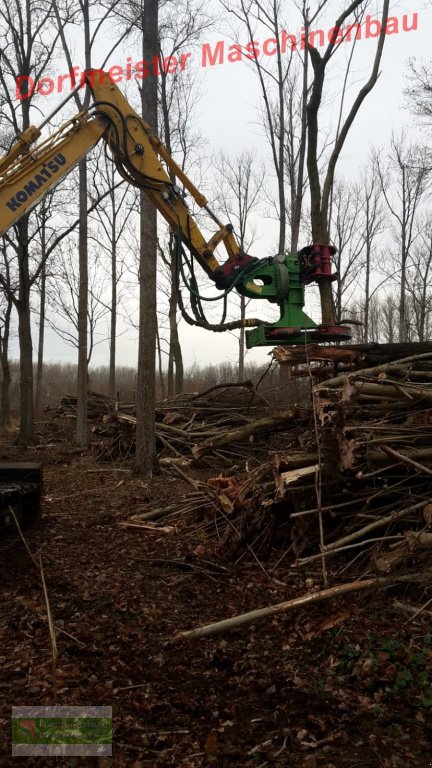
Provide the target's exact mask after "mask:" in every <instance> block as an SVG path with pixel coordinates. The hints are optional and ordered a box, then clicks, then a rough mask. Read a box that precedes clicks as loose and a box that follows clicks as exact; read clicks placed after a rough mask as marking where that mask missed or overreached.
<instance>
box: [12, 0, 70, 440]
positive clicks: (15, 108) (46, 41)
mask: <svg viewBox="0 0 432 768" xmlns="http://www.w3.org/2000/svg"><path fill="white" fill-rule="evenodd" d="M51 15H52V2H51V0H40V2H36V1H35V0H27V2H26V3H25V4H23V3H22V2H21V1H20V0H10V2H8V3H2V4H1V6H0V52H1V53H0V56H1V66H0V86H1V88H2V118H1V119H2V123H3V127H5V126H7V128H8V130H9V131H10V132H11V133H12V135H17V134H19V133H20V132H21V131H23V130H26V129H27V128H28V127H29V125H30V112H31V107H32V104H33V101H34V98H35V93H34V91H33V89H32V87H31V83H32V82H33V81H37V80H39V79H40V77H41V76H42V75H43V73H44V72H45V70H46V68H47V67H48V66H49V64H50V62H51V59H52V56H53V53H54V50H55V47H56V44H57V36H56V35H55V34H53V35H47V29H48V28H49V26H50V19H51ZM18 78H20V80H18ZM16 82H19V83H20V85H21V87H20V99H19V101H18V103H17V101H16V96H15V93H16V86H15V83H16ZM5 239H6V242H7V243H8V244H9V246H10V247H11V248H12V249H13V251H14V252H15V258H16V261H17V264H18V276H19V283H18V290H17V291H16V292H14V294H13V295H12V296H11V298H12V301H13V303H14V305H15V308H16V311H17V314H18V335H19V346H20V426H19V432H18V441H19V442H20V443H23V444H28V443H30V442H32V440H33V433H34V415H33V359H32V358H33V344H32V334H31V302H30V294H31V288H32V284H33V283H34V275H33V276H32V274H31V246H30V243H31V225H30V216H29V215H26V216H23V217H22V218H21V219H20V220H19V222H18V223H17V224H16V226H15V227H14V230H13V232H12V231H11V232H9V233H8V234H7V235H6V236H5ZM2 285H3V288H5V289H7V286H6V285H5V284H4V282H2Z"/></svg>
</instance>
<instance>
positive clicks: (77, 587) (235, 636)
mask: <svg viewBox="0 0 432 768" xmlns="http://www.w3.org/2000/svg"><path fill="white" fill-rule="evenodd" d="M0 450H1V458H9V460H15V459H16V460H18V459H25V460H28V461H35V460H38V461H42V462H43V463H44V478H45V497H44V502H43V514H42V517H41V520H40V522H39V523H38V525H37V526H36V527H35V528H33V529H32V530H30V531H28V533H27V534H26V535H27V540H28V543H29V546H30V548H31V550H32V551H33V552H37V551H41V552H42V558H43V564H44V569H45V576H46V581H47V586H48V592H49V598H50V602H51V609H52V614H53V617H54V621H55V625H56V628H57V643H58V650H59V662H58V669H57V678H58V703H59V704H71V705H109V706H112V708H113V730H114V733H113V757H112V759H109V760H106V761H105V762H104V761H102V760H100V761H99V763H97V764H98V765H99V766H100V767H103V766H104V765H108V766H109V765H115V766H119V768H122V767H123V766H131V768H159V767H160V768H162V767H165V766H166V767H168V766H179V767H185V768H186V767H187V768H203V767H204V766H213V768H238V767H239V766H245V767H246V766H247V767H248V768H264V767H266V768H267V767H268V768H290V767H291V766H292V768H399V767H401V768H402V767H403V768H410V767H411V766H412V767H413V768H414V766H415V767H416V768H426V767H427V766H432V628H431V614H430V613H428V612H427V610H424V611H422V612H420V613H419V615H417V616H414V617H413V616H410V614H409V613H408V612H406V611H404V610H403V608H401V607H400V604H401V603H402V604H403V605H405V607H406V605H410V606H413V605H414V606H419V607H421V606H422V605H424V604H425V603H426V602H427V601H428V600H429V599H430V598H431V597H432V594H431V589H429V590H427V589H426V590H424V588H421V589H420V590H419V589H414V588H412V587H411V588H404V589H403V590H401V589H398V590H394V589H393V590H388V591H387V592H381V593H379V594H377V595H368V596H364V595H362V596H357V597H354V598H353V597H349V598H347V599H340V600H339V601H337V602H333V603H323V604H320V605H317V606H311V607H309V608H305V609H303V610H298V611H296V612H295V613H289V614H284V615H280V616H278V617H277V618H273V619H271V620H268V621H264V622H262V623H259V624H257V625H255V626H254V625H248V626H245V627H243V628H239V629H237V630H231V631H230V632H228V633H225V634H223V635H219V636H215V637H212V638H208V639H202V640H198V641H197V640H196V641H188V642H186V641H184V642H181V643H180V642H178V641H177V642H173V636H174V635H175V633H176V632H177V631H179V630H183V629H189V628H193V627H195V626H199V625H201V624H204V623H209V622H212V621H216V620H218V619H222V618H227V617H229V616H232V615H235V614H237V613H241V612H244V611H247V610H251V609H253V608H258V607H262V606H265V605H269V604H272V603H277V602H280V601H282V600H286V599H289V598H290V597H292V596H295V595H299V594H303V593H304V592H306V591H307V590H308V589H314V588H315V587H320V586H321V581H320V573H319V570H316V571H308V572H304V571H301V572H300V573H298V572H296V571H293V569H292V568H291V567H290V563H289V562H288V560H287V559H286V558H285V559H284V560H282V562H281V563H280V564H279V565H278V566H276V567H275V563H277V561H278V560H279V559H280V557H281V554H282V553H281V552H280V551H275V552H274V553H273V554H272V559H271V561H270V562H266V563H263V564H261V566H260V565H259V564H258V563H256V562H254V561H253V559H252V560H250V561H249V562H245V561H243V562H242V563H241V564H240V565H233V564H231V563H230V562H227V561H225V562H223V561H222V560H220V559H219V560H217V561H216V560H214V561H211V560H210V561H208V560H205V559H200V558H199V557H198V556H197V555H196V554H194V547H193V546H192V545H191V539H190V536H189V534H190V530H189V525H190V523H188V525H185V526H184V527H183V526H181V525H180V526H179V527H178V528H177V529H176V530H175V531H173V532H172V533H168V534H160V533H153V532H146V531H143V530H140V529H134V528H124V527H121V526H120V525H119V524H118V523H119V521H121V520H125V519H127V518H128V516H130V515H131V514H133V513H134V512H136V511H138V510H140V509H142V507H143V506H144V505H145V504H146V503H148V502H149V501H151V500H157V503H158V505H159V506H160V505H161V504H163V503H164V502H165V501H166V502H168V501H169V502H172V500H173V498H174V496H175V494H176V493H178V492H182V490H183V491H186V486H185V488H184V489H182V488H181V481H179V479H178V478H177V479H174V478H172V477H171V476H170V475H168V474H163V475H161V476H159V477H157V478H156V479H155V480H154V481H153V482H152V483H151V484H146V483H144V482H142V481H140V480H138V479H137V478H136V477H134V476H133V475H132V474H131V473H130V472H128V471H122V468H121V467H118V468H116V467H113V466H112V465H107V464H101V463H98V461H97V460H96V459H95V458H94V457H93V456H91V455H90V456H87V455H84V456H82V455H77V454H76V453H72V452H71V451H70V449H68V448H67V447H65V446H64V445H63V446H58V445H57V446H52V447H45V448H42V449H41V448H39V449H29V450H27V451H23V450H21V451H20V450H18V449H17V448H14V447H13V446H11V444H7V443H2V444H1V446H0ZM0 563H1V565H0V569H1V574H0V585H1V593H2V611H1V616H0V637H1V644H0V656H1V659H0V669H1V672H0V702H1V703H0V706H1V709H0V731H1V744H2V745H3V748H2V757H1V758H0V765H1V766H13V765H15V764H16V758H12V757H11V756H10V730H11V706H12V705H36V704H38V705H41V704H53V703H54V701H53V688H52V670H51V652H50V645H49V634H48V628H47V619H46V612H45V608H44V602H43V596H42V591H41V585H40V580H39V576H38V574H37V571H36V569H35V568H34V565H33V564H32V562H31V561H30V559H29V557H28V555H27V553H26V552H25V550H24V547H23V545H22V543H21V541H20V540H19V539H18V538H17V537H16V536H15V535H14V534H10V535H7V536H3V538H2V541H1V542H0ZM339 567H340V563H339ZM342 580H343V574H342V575H339V576H338V577H337V579H336V578H335V577H333V578H332V581H331V583H337V582H338V581H339V582H340V581H342ZM395 600H397V601H398V602H397V603H396V604H395ZM429 607H430V606H429ZM92 760H93V759H92V758H79V760H78V761H75V762H74V761H73V760H72V759H71V758H69V759H68V760H67V759H63V758H51V759H50V760H47V759H44V758H37V759H31V758H22V759H21V762H20V763H18V764H22V765H26V766H33V765H35V766H38V767H40V768H43V766H45V765H50V766H52V765H59V766H63V765H64V766H73V765H79V766H81V765H82V766H85V765H94V764H96V763H94V762H92Z"/></svg>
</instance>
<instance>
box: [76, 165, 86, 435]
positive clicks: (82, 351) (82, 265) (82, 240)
mask: <svg viewBox="0 0 432 768" xmlns="http://www.w3.org/2000/svg"><path fill="white" fill-rule="evenodd" d="M79 209H80V226H79V246H78V249H79V275H80V277H79V296H78V374H77V399H78V403H77V424H76V438H75V442H76V444H77V446H79V447H80V448H86V447H87V441H88V433H87V376H88V370H87V309H88V249H87V162H86V160H81V162H80V164H79Z"/></svg>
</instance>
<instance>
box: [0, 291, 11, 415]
mask: <svg viewBox="0 0 432 768" xmlns="http://www.w3.org/2000/svg"><path fill="white" fill-rule="evenodd" d="M11 312H12V300H11V299H9V298H8V303H7V308H6V312H5V318H4V325H3V332H2V336H1V352H0V357H1V369H2V381H1V392H0V395H1V401H0V429H1V430H4V429H6V427H8V426H9V423H10V381H11V374H10V366H9V333H10V317H11Z"/></svg>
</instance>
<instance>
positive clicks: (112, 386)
mask: <svg viewBox="0 0 432 768" xmlns="http://www.w3.org/2000/svg"><path fill="white" fill-rule="evenodd" d="M113 195H114V193H113ZM112 217H113V219H112V223H111V313H110V314H111V317H110V321H111V322H110V358H109V394H110V395H111V397H115V391H116V334H117V248H116V234H117V233H116V211H115V203H114V202H113V207H112Z"/></svg>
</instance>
